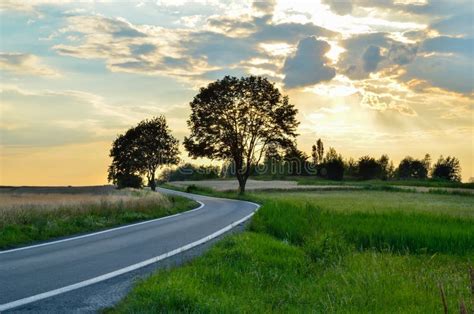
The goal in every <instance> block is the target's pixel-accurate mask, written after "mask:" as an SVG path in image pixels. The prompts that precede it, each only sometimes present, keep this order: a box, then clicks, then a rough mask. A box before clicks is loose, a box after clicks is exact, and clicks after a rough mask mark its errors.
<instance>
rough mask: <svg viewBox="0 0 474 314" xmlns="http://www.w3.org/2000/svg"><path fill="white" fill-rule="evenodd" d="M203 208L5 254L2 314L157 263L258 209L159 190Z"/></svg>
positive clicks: (1, 256) (0, 264)
mask: <svg viewBox="0 0 474 314" xmlns="http://www.w3.org/2000/svg"><path fill="white" fill-rule="evenodd" d="M159 191H160V192H162V193H166V194H176V195H182V196H186V197H188V198H192V199H194V200H196V201H198V202H199V203H200V204H201V206H200V207H198V208H196V209H194V210H191V211H188V212H184V213H180V214H177V215H173V216H169V217H164V218H160V219H155V220H151V221H146V222H142V223H137V224H133V225H127V226H124V227H119V228H114V229H110V230H106V231H102V232H96V233H92V234H86V235H82V236H78V237H71V238H66V239H63V240H59V241H52V242H47V243H43V244H40V245H35V246H29V247H24V248H19V249H14V250H9V251H0V312H2V311H5V310H9V309H15V308H17V307H19V306H23V305H25V304H29V303H32V302H37V301H39V300H43V299H45V298H49V297H52V296H55V295H59V294H62V293H65V292H68V291H73V290H76V289H79V288H83V287H86V286H90V285H93V284H96V283H98V282H103V281H104V280H107V279H110V278H114V277H117V276H119V275H122V274H125V273H128V272H130V271H134V270H136V269H139V268H141V267H144V266H147V265H150V264H153V263H156V262H158V261H160V260H163V259H165V258H167V257H170V256H173V255H175V254H178V253H181V252H183V251H186V250H188V249H190V248H193V247H195V246H197V245H200V244H203V243H205V242H207V241H209V240H211V239H213V238H215V237H217V236H219V235H221V234H223V233H224V232H227V231H229V230H230V229H232V228H233V227H234V226H236V225H237V224H240V223H242V222H244V221H245V220H247V219H249V218H250V217H251V216H252V215H253V214H254V212H255V211H256V210H257V209H258V205H257V204H254V203H250V202H245V201H238V200H229V199H220V198H214V197H207V196H201V195H195V194H188V193H183V192H178V191H172V190H166V189H159Z"/></svg>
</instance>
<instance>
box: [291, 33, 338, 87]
mask: <svg viewBox="0 0 474 314" xmlns="http://www.w3.org/2000/svg"><path fill="white" fill-rule="evenodd" d="M330 48H331V47H330V46H329V44H328V43H327V42H325V41H323V40H317V39H316V38H314V37H308V38H305V39H302V40H301V41H300V42H299V43H298V47H297V50H296V53H295V54H294V55H293V56H290V57H288V58H287V59H286V61H285V65H284V67H283V71H284V73H285V79H284V80H283V82H284V83H285V86H286V87H289V88H293V87H303V86H308V85H314V84H317V83H319V82H322V81H329V80H331V79H332V78H333V77H334V76H336V69H335V68H333V67H331V66H330V65H329V60H328V59H327V57H326V56H325V55H326V53H327V52H328V51H329V49H330Z"/></svg>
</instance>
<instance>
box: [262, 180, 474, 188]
mask: <svg viewBox="0 0 474 314" xmlns="http://www.w3.org/2000/svg"><path fill="white" fill-rule="evenodd" d="M254 179H257V178H254ZM288 179H289V180H291V177H289V178H288ZM293 180H296V181H297V182H298V184H300V185H362V186H413V187H428V188H453V189H454V188H462V189H474V183H463V182H450V181H442V180H434V179H427V180H385V181H384V180H355V179H344V180H343V181H333V180H326V179H321V178H318V177H296V179H293Z"/></svg>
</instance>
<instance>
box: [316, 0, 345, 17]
mask: <svg viewBox="0 0 474 314" xmlns="http://www.w3.org/2000/svg"><path fill="white" fill-rule="evenodd" d="M322 3H325V4H327V5H329V8H330V9H331V10H332V11H334V13H337V14H339V15H347V14H349V13H351V12H352V2H351V1H346V0H323V1H322Z"/></svg>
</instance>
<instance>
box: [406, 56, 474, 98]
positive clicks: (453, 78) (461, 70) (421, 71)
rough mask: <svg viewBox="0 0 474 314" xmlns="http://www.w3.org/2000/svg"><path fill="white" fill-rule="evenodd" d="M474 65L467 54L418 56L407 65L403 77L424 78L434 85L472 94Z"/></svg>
mask: <svg viewBox="0 0 474 314" xmlns="http://www.w3.org/2000/svg"><path fill="white" fill-rule="evenodd" d="M473 73H474V65H473V61H472V58H467V57H465V56H449V55H430V56H425V57H423V58H417V59H416V62H413V63H411V64H410V65H409V66H407V67H406V73H405V74H404V75H403V76H402V79H404V80H406V81H409V80H411V79H422V80H424V81H427V82H429V83H430V84H431V85H433V86H437V87H440V88H443V89H445V90H449V91H454V92H456V93H463V94H472V93H473V92H474V85H473V84H472V83H473Z"/></svg>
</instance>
